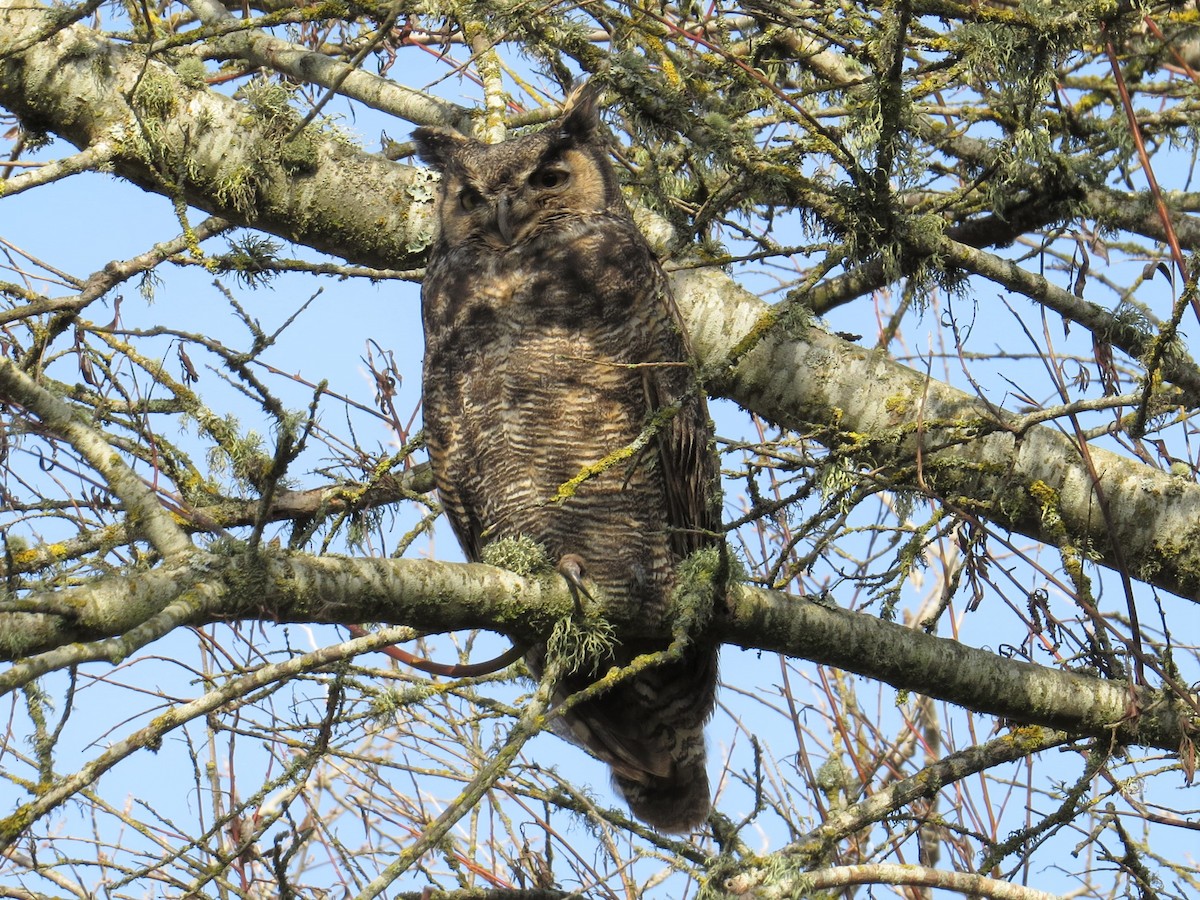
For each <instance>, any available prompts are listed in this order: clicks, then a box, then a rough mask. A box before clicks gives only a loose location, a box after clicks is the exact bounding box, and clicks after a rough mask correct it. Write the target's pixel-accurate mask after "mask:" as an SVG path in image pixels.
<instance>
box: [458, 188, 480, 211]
mask: <svg viewBox="0 0 1200 900" xmlns="http://www.w3.org/2000/svg"><path fill="white" fill-rule="evenodd" d="M481 203H483V195H482V194H481V193H479V191H477V190H475V189H474V188H463V190H462V192H461V193H460V194H459V195H458V205H459V206H461V207H462V209H463V212H470V211H471V210H473V209H477V208H478V207H479V204H481Z"/></svg>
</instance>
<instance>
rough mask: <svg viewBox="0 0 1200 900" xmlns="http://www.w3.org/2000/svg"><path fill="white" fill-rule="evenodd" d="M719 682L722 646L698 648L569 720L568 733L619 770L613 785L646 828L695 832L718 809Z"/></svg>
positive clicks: (626, 684) (584, 707)
mask: <svg viewBox="0 0 1200 900" xmlns="http://www.w3.org/2000/svg"><path fill="white" fill-rule="evenodd" d="M622 649H623V650H624V651H626V652H629V651H631V650H632V648H629V647H624V648H622ZM640 649H641V652H648V651H649V649H650V648H648V647H646V648H640ZM624 655H625V654H624V653H622V656H624ZM634 655H636V654H634ZM630 658H632V656H631V657H630ZM622 662H628V660H622ZM572 680H574V679H568V681H572ZM583 684H586V681H585V682H583V683H581V684H579V685H572V687H573V688H575V689H578V687H582V686H583ZM716 686H717V652H716V649H715V648H713V647H711V646H709V647H697V646H693V647H690V648H688V650H687V651H685V653H684V657H683V659H681V660H678V661H674V662H670V663H666V664H664V665H660V666H656V667H654V668H651V669H648V670H646V671H645V672H641V673H639V674H638V675H637V676H636V677H634V678H632V679H630V680H628V681H625V682H622V683H620V684H617V685H615V686H614V687H613V688H612V689H611V690H610V691H608V692H607V693H604V694H602V695H600V696H599V697H596V698H595V699H593V700H590V701H587V702H585V703H582V704H580V705H579V706H578V707H576V708H575V709H574V710H572V711H571V712H570V713H569V714H568V715H567V716H566V717H565V718H566V720H567V721H566V722H565V723H564V724H565V725H566V726H567V727H566V729H565V730H566V731H569V733H566V734H564V735H563V736H564V737H568V738H569V739H570V740H573V741H575V742H576V743H579V744H582V745H583V746H585V747H587V748H588V749H589V750H591V751H592V753H594V754H595V755H596V756H598V757H600V759H602V760H604V761H605V762H606V763H608V764H609V766H611V767H612V773H613V784H614V785H615V786H616V788H617V789H618V790H619V791H620V792H621V795H622V796H623V797H624V798H625V801H626V802H627V803H628V804H629V808H630V811H631V812H632V813H633V814H634V815H635V816H637V817H638V818H639V819H641V820H642V821H643V822H645V823H646V824H647V825H651V826H653V827H655V828H657V829H658V830H659V831H666V832H674V833H679V832H686V831H692V830H693V829H695V828H697V827H699V826H700V825H701V824H703V822H704V820H705V818H707V816H708V811H709V809H710V808H711V806H712V798H711V794H710V793H709V787H708V773H707V772H706V771H705V749H704V725H705V723H706V722H707V721H708V718H709V715H710V714H711V713H712V709H713V703H714V700H715V696H716Z"/></svg>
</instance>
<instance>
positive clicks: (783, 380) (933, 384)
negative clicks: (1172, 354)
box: [674, 269, 1200, 599]
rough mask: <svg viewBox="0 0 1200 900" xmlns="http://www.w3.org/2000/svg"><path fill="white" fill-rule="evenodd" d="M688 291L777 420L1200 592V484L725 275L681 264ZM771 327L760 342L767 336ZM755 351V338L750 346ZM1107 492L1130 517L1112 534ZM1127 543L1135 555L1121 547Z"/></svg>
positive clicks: (722, 350)
mask: <svg viewBox="0 0 1200 900" xmlns="http://www.w3.org/2000/svg"><path fill="white" fill-rule="evenodd" d="M674 284H675V289H676V296H677V298H678V301H679V305H680V308H681V309H682V310H683V312H684V316H685V318H686V319H687V321H688V324H689V326H690V329H691V336H692V341H693V344H694V346H695V349H696V352H697V354H698V355H699V356H700V358H701V359H702V360H704V361H705V362H707V363H708V364H710V365H714V366H715V365H717V364H719V363H720V361H722V360H727V359H733V360H736V364H735V365H733V366H732V367H727V368H725V369H724V370H721V371H717V372H715V373H714V377H715V384H716V388H717V392H718V393H720V394H722V395H724V396H728V397H730V398H732V399H734V400H737V402H738V403H740V404H742V405H743V406H745V407H746V408H748V409H751V410H753V411H754V412H756V413H758V414H759V415H761V416H763V417H764V418H766V419H768V420H770V421H772V422H775V423H777V424H780V425H784V426H786V427H789V428H794V429H797V430H801V431H810V432H814V431H815V436H816V437H817V438H818V439H819V440H823V441H825V442H827V443H829V444H830V445H832V446H834V447H836V448H837V449H839V450H842V451H844V452H846V453H848V454H849V455H850V456H851V457H852V458H853V459H855V460H857V461H858V462H860V463H861V464H863V465H865V466H870V467H874V468H878V469H879V470H881V471H880V473H878V474H881V475H883V476H885V477H887V478H888V479H890V480H892V481H893V483H895V484H897V485H900V486H904V487H908V488H920V489H922V490H925V491H927V492H929V493H932V494H935V495H937V496H939V497H941V498H943V499H944V500H946V502H948V503H950V504H951V506H952V507H954V508H956V509H958V510H960V511H962V512H964V513H966V514H968V515H972V516H978V517H979V518H981V519H986V520H987V521H990V522H992V523H994V524H997V525H1000V526H1001V527H1003V528H1008V529H1011V530H1012V531H1016V532H1018V533H1020V534H1024V535H1028V536H1030V537H1033V538H1036V539H1038V540H1041V541H1045V542H1047V543H1050V544H1058V543H1059V542H1060V541H1061V540H1062V539H1063V537H1064V535H1065V536H1068V537H1069V538H1070V539H1071V540H1072V541H1073V542H1074V543H1075V544H1076V545H1077V546H1081V547H1082V546H1086V547H1087V549H1088V552H1089V553H1090V554H1092V555H1093V558H1095V559H1097V560H1098V561H1099V562H1101V563H1103V564H1104V565H1107V566H1110V567H1114V568H1115V567H1117V565H1118V559H1120V558H1123V559H1125V560H1127V561H1129V563H1130V565H1131V567H1132V571H1131V572H1130V574H1131V575H1132V576H1133V577H1135V578H1138V579H1140V580H1143V581H1147V582H1149V583H1151V584H1154V585H1157V586H1159V587H1162V588H1165V589H1166V590H1169V591H1172V592H1173V593H1176V594H1179V595H1180V596H1182V597H1187V598H1189V599H1196V598H1197V596H1200V486H1197V485H1196V484H1195V483H1193V482H1191V481H1186V480H1181V479H1179V478H1175V477H1172V476H1171V475H1169V474H1168V473H1166V472H1162V471H1160V470H1158V469H1153V468H1151V467H1149V466H1146V465H1143V464H1141V463H1138V462H1135V461H1133V460H1130V459H1128V458H1125V457H1121V456H1118V455H1117V454H1115V453H1111V452H1109V451H1106V450H1103V449H1100V448H1097V447H1092V446H1089V447H1088V453H1089V455H1090V457H1091V462H1092V464H1093V465H1094V467H1095V470H1096V474H1097V475H1098V477H1099V488H1100V490H1099V491H1097V485H1096V484H1095V483H1094V481H1093V478H1092V476H1091V473H1090V471H1089V469H1088V466H1087V464H1086V462H1085V461H1084V460H1083V459H1082V458H1081V455H1080V452H1079V449H1078V446H1077V445H1076V443H1075V442H1074V441H1073V440H1072V439H1071V438H1070V437H1068V436H1066V435H1064V434H1063V433H1061V432H1060V431H1058V430H1056V429H1054V428H1051V427H1049V426H1034V427H1032V428H1027V429H1025V430H1023V431H1022V430H1019V429H1018V427H1017V424H1016V417H1014V416H1012V415H1011V414H1010V413H1007V412H1006V411H1004V410H1003V409H1000V408H999V407H996V406H994V405H992V404H989V403H986V402H984V401H981V400H980V399H978V398H976V397H972V396H971V395H969V394H966V393H964V392H962V391H959V390H956V389H955V388H952V387H950V386H948V385H946V384H943V383H941V382H937V381H934V380H933V379H931V378H929V377H928V376H926V375H924V374H922V373H920V372H917V371H915V370H913V369H910V368H908V367H906V366H902V365H900V364H898V363H896V362H893V361H892V360H890V359H889V358H888V357H887V356H885V355H884V354H882V353H880V352H877V351H873V350H867V349H863V348H861V347H856V346H854V345H852V344H849V343H847V342H846V341H843V340H841V339H840V338H837V337H835V336H833V335H831V334H828V333H826V332H823V331H821V330H819V329H816V328H805V327H800V328H792V327H789V326H788V324H787V323H786V322H780V321H778V320H777V310H775V309H773V308H772V307H770V306H768V305H767V304H766V303H763V302H762V301H761V300H759V299H757V298H756V297H754V296H752V295H751V294H749V293H748V292H747V291H745V290H743V289H742V288H741V287H739V286H738V285H737V284H736V283H734V282H733V281H732V280H731V279H729V278H728V277H727V276H725V275H724V274H723V273H721V272H717V271H712V270H702V269H693V270H685V271H680V272H678V273H677V274H676V276H675V280H674ZM756 338H757V340H756ZM743 348H752V349H743ZM1098 495H1102V496H1103V497H1104V498H1105V499H1106V501H1107V502H1108V503H1109V504H1110V505H1111V507H1112V508H1113V509H1114V510H1119V511H1120V515H1119V516H1114V517H1112V526H1113V531H1112V532H1111V533H1110V531H1109V526H1108V523H1107V522H1106V520H1105V516H1104V514H1103V512H1102V511H1101V509H1100V508H1099V506H1098V500H1097V497H1098ZM1115 547H1119V548H1120V550H1121V556H1118V555H1117V553H1116V552H1115V551H1114V548H1115Z"/></svg>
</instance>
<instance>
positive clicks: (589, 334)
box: [414, 89, 720, 831]
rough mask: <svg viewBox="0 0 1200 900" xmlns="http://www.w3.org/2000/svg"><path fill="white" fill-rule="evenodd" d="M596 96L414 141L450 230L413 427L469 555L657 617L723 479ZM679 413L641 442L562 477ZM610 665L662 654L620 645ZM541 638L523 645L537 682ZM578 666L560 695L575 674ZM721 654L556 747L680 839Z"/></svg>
mask: <svg viewBox="0 0 1200 900" xmlns="http://www.w3.org/2000/svg"><path fill="white" fill-rule="evenodd" d="M594 99H595V98H594V93H592V92H589V91H587V90H586V89H585V90H584V91H583V92H581V93H578V94H576V95H575V96H574V97H573V98H572V99H571V100H569V101H568V105H567V111H566V113H565V114H564V116H563V117H562V118H561V119H560V120H558V121H557V122H555V123H553V124H552V125H550V126H549V127H548V128H547V129H545V130H544V131H541V132H539V133H537V134H533V135H527V136H524V137H520V138H516V139H514V140H511V141H507V142H505V143H502V144H498V145H493V146H487V145H483V144H479V143H477V142H474V141H469V140H467V139H465V138H463V137H461V136H459V135H457V134H455V133H453V132H448V131H444V130H440V129H419V130H418V131H417V132H416V134H415V135H414V137H415V138H416V140H417V145H418V148H419V151H420V153H421V155H422V158H423V159H425V161H426V162H428V163H430V164H431V165H433V166H435V167H436V168H438V169H439V170H440V171H441V172H442V175H443V183H442V190H441V195H440V200H439V217H440V222H441V236H440V237H439V239H438V241H437V243H436V245H435V246H434V248H433V250H432V253H431V255H430V260H429V267H428V271H427V274H426V278H425V283H424V287H423V290H422V315H423V321H424V327H425V340H426V350H425V363H424V418H425V429H426V437H427V441H428V446H429V455H430V462H431V463H432V467H433V474H434V480H435V483H436V484H437V488H438V493H439V495H440V497H441V500H442V503H443V505H444V507H445V510H446V513H447V517H448V518H449V520H450V523H451V526H452V527H453V529H454V531H455V534H456V535H457V536H458V539H459V541H460V542H461V544H462V546H463V549H464V552H465V553H466V554H467V556H468V557H469V558H470V559H472V560H478V559H480V557H481V554H482V551H483V548H484V547H485V546H486V545H487V544H488V543H489V542H490V541H493V540H496V539H498V538H503V537H512V536H517V535H525V536H529V537H532V538H533V539H534V540H536V541H539V542H540V543H542V544H543V545H544V546H545V548H546V550H547V552H548V553H549V554H550V556H551V558H552V559H561V558H562V557H564V556H567V557H571V558H573V559H575V558H577V559H578V560H580V561H582V565H583V567H584V570H585V573H586V575H587V576H588V577H589V578H590V579H591V580H592V581H593V582H594V583H595V584H596V585H597V586H598V587H599V589H600V590H599V594H600V599H602V600H603V602H604V603H605V604H606V605H607V608H608V609H610V610H612V611H613V612H615V613H620V615H619V616H618V618H620V619H622V620H625V621H641V622H645V623H646V625H647V627H648V629H652V630H655V631H659V632H660V633H661V631H660V630H661V628H662V626H663V624H664V622H663V619H664V617H665V615H666V613H667V610H668V605H669V600H670V596H671V591H672V589H673V587H674V584H675V567H676V565H677V564H678V562H679V561H680V560H681V559H682V558H683V557H685V556H686V555H687V554H689V553H691V552H692V551H694V550H697V549H699V548H701V547H705V546H711V545H712V544H714V543H715V542H716V541H717V540H718V537H717V534H718V530H719V525H720V522H719V510H718V509H717V506H716V505H715V504H714V502H713V497H714V491H715V489H716V482H717V476H718V470H717V463H716V459H715V456H714V451H713V447H712V432H711V425H710V422H709V418H708V412H707V409H706V406H705V400H704V395H703V393H702V392H701V391H700V390H699V388H698V387H697V386H696V383H695V376H694V372H693V370H692V368H691V365H690V358H689V353H688V347H687V341H686V338H685V335H684V330H683V326H682V322H681V320H680V317H679V314H678V312H677V310H676V308H675V304H674V300H673V299H672V297H671V292H670V287H669V284H668V281H667V279H666V276H665V275H664V273H663V270H662V268H661V266H660V265H659V263H658V261H657V259H655V257H654V254H653V253H652V251H651V250H650V248H649V246H648V245H647V244H646V241H645V239H644V238H643V237H642V235H641V233H640V232H639V231H638V229H637V227H636V226H635V225H634V222H633V219H632V217H631V216H630V215H629V211H628V209H627V208H626V206H625V204H624V201H623V200H622V199H621V195H620V191H619V190H618V188H617V182H616V178H615V175H614V173H613V170H612V168H611V165H610V163H609V161H608V156H607V153H606V151H605V149H604V146H603V142H602V141H601V140H600V139H599V138H598V136H597V124H598V120H597V117H596V112H595V108H594ZM673 407H674V408H677V409H676V411H675V413H674V415H673V416H672V417H671V418H670V420H669V421H667V422H666V423H665V424H663V425H662V427H660V428H659V430H658V431H657V433H656V434H655V435H654V437H653V439H652V440H651V441H650V443H649V444H648V445H647V448H646V449H645V450H644V451H643V452H641V453H638V454H636V455H635V456H633V457H632V458H631V459H625V460H622V461H621V462H619V463H617V464H616V465H613V466H611V467H610V468H608V469H605V470H604V471H601V472H599V473H597V474H595V475H594V476H593V477H591V478H589V479H587V480H586V481H584V482H582V483H581V484H580V485H579V486H578V488H577V490H576V491H575V493H574V495H573V496H570V497H569V498H567V499H565V500H560V501H554V500H553V498H554V497H555V496H556V494H557V492H558V491H559V489H560V487H561V486H563V485H564V484H566V483H568V482H569V481H571V479H573V478H575V477H576V476H577V475H579V474H580V473H581V472H582V471H584V470H585V469H586V468H587V467H589V466H593V465H595V464H596V463H598V462H599V461H600V460H602V459H604V458H605V457H607V456H608V455H609V454H611V453H613V452H614V451H617V450H620V449H621V448H624V447H628V446H629V445H631V444H633V442H634V441H635V440H637V439H638V438H639V436H641V435H642V434H643V430H644V429H645V428H646V426H647V425H648V423H649V422H650V421H651V419H652V417H654V416H655V415H657V414H661V413H662V412H663V410H666V409H670V408H673ZM619 639H620V643H619V645H618V647H617V648H616V650H615V652H614V654H613V656H612V658H611V660H609V663H610V664H615V665H621V664H625V663H628V662H629V661H630V660H632V659H633V658H634V657H635V656H637V655H639V654H641V653H647V652H653V651H656V650H661V649H664V647H665V646H666V642H665V641H663V640H648V639H645V638H643V637H641V636H640V635H639V633H637V632H636V631H630V630H628V629H627V630H626V631H623V632H622V633H621V634H620V635H619ZM544 657H545V648H544V647H543V646H537V647H532V648H530V650H529V653H528V655H527V660H528V662H529V664H530V666H531V668H532V669H533V670H534V671H535V672H539V671H540V670H541V667H542V665H543V662H544ZM589 681H590V677H589V676H588V675H586V674H584V673H577V674H575V675H572V676H570V677H568V678H567V679H566V683H565V684H564V685H563V686H562V695H563V696H565V695H567V694H570V693H572V692H574V691H576V690H578V689H580V688H582V687H584V686H586V685H587V684H588V682H589ZM716 681H717V659H716V650H715V648H713V647H711V646H707V645H697V644H693V645H692V646H691V647H690V648H689V649H688V650H687V651H686V653H685V655H684V658H683V659H682V660H681V661H677V662H672V663H669V664H664V665H660V666H657V667H655V668H653V669H650V670H647V671H646V672H644V673H642V674H640V675H639V676H637V677H636V678H634V679H630V680H628V681H626V682H624V683H621V684H619V685H617V686H616V687H615V688H613V689H612V690H610V691H608V692H606V693H605V694H603V695H601V696H599V697H597V698H595V699H593V700H590V701H588V702H587V703H584V704H581V705H579V706H578V707H576V708H575V709H574V710H572V712H571V713H570V715H569V716H567V717H565V718H566V727H565V729H564V731H563V733H564V736H566V737H568V738H569V739H571V740H573V741H575V742H577V743H579V744H581V745H582V746H584V747H586V748H587V749H588V750H590V751H591V752H592V753H594V754H595V755H596V756H598V757H599V758H600V759H602V760H604V761H605V762H606V763H608V764H609V765H610V766H611V767H612V770H613V777H614V781H615V782H616V784H617V786H618V788H619V789H620V790H621V792H622V794H623V795H624V796H625V798H626V800H627V801H628V802H629V804H630V807H631V809H632V810H633V812H634V814H635V815H637V816H638V817H639V818H641V819H643V820H644V821H646V822H648V823H650V824H652V825H654V826H655V827H658V828H660V829H663V830H668V831H684V830H688V829H690V828H693V827H695V826H697V825H698V824H700V823H701V822H702V821H703V820H704V818H705V816H706V815H707V813H708V809H709V806H710V802H711V801H710V794H709V788H708V779H707V776H706V773H705V755H704V734H703V730H704V724H705V722H706V720H707V719H708V716H709V715H710V713H711V711H712V708H713V703H714V696H715V690H716Z"/></svg>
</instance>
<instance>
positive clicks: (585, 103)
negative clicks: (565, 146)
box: [559, 81, 600, 144]
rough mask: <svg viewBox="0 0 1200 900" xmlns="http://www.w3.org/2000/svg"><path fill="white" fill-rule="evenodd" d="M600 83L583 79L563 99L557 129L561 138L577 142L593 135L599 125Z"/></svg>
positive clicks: (587, 139) (584, 140) (589, 138)
mask: <svg viewBox="0 0 1200 900" xmlns="http://www.w3.org/2000/svg"><path fill="white" fill-rule="evenodd" d="M599 106H600V85H599V84H597V83H596V82H595V81H585V82H583V84H581V85H579V86H578V87H577V88H575V90H573V91H571V93H570V94H569V95H568V96H567V99H566V100H564V101H563V114H562V119H561V120H560V124H559V130H560V131H561V133H562V136H563V138H565V139H567V140H570V141H575V142H577V143H581V144H582V143H587V142H589V141H591V140H592V138H594V137H595V135H596V131H597V129H598V128H599V127H600V109H599Z"/></svg>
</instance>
